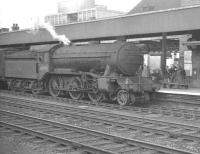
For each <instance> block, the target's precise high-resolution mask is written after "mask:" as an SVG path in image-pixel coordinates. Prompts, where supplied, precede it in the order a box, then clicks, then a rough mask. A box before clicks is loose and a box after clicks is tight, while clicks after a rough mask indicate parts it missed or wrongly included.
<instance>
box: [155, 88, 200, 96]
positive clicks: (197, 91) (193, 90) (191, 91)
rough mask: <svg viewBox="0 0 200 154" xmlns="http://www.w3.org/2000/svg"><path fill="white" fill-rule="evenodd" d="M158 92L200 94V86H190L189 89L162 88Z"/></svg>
mask: <svg viewBox="0 0 200 154" xmlns="http://www.w3.org/2000/svg"><path fill="white" fill-rule="evenodd" d="M158 92H161V93H172V94H183V95H197V96H200V88H188V89H175V88H174V89H173V88H171V89H168V88H161V89H160V90H159V91H158Z"/></svg>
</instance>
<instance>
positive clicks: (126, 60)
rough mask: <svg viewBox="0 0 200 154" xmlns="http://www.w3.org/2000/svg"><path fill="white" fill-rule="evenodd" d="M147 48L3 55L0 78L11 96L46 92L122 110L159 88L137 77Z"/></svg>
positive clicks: (130, 45) (93, 48)
mask: <svg viewBox="0 0 200 154" xmlns="http://www.w3.org/2000/svg"><path fill="white" fill-rule="evenodd" d="M144 52H145V46H144V45H143V46H142V45H138V44H134V43H131V42H122V41H116V42H115V43H112V44H88V45H78V46H77V45H70V46H64V45H61V44H58V45H55V46H54V47H51V48H49V49H48V48H45V47H44V48H41V49H38V50H31V49H27V50H14V49H6V50H5V51H4V52H3V54H0V78H1V81H3V82H6V83H7V85H8V88H9V89H11V90H14V91H16V90H17V91H32V92H33V93H34V94H38V93H40V92H42V91H47V92H49V93H50V94H51V95H52V96H54V97H58V96H61V95H69V96H70V97H71V98H72V99H75V100H78V99H82V98H83V97H86V96H88V98H89V99H90V100H91V101H100V100H102V99H105V98H107V99H110V100H112V101H117V102H118V103H119V104H120V105H127V104H128V103H130V102H131V103H134V102H135V100H136V97H144V98H145V99H146V100H148V99H149V95H150V93H151V92H152V91H155V90H156V88H157V85H156V84H154V82H153V81H152V80H151V79H150V78H144V77H141V75H139V74H138V71H139V70H140V67H141V66H142V65H143V55H144Z"/></svg>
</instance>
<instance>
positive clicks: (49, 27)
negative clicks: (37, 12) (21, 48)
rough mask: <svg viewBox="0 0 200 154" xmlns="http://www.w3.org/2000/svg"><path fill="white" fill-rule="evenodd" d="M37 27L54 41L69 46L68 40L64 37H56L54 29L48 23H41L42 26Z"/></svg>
mask: <svg viewBox="0 0 200 154" xmlns="http://www.w3.org/2000/svg"><path fill="white" fill-rule="evenodd" d="M39 27H40V28H45V29H46V30H47V31H48V32H49V33H50V34H51V36H52V37H53V38H54V39H55V40H58V41H60V42H63V44H65V45H69V44H70V40H69V39H68V38H67V37H66V36H65V35H58V34H57V33H56V31H55V28H54V27H53V26H51V25H50V24H49V23H43V24H41V25H39Z"/></svg>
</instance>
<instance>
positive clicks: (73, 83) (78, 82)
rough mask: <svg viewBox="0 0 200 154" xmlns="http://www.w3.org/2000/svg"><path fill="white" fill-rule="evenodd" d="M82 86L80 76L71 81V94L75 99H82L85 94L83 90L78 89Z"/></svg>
mask: <svg viewBox="0 0 200 154" xmlns="http://www.w3.org/2000/svg"><path fill="white" fill-rule="evenodd" d="M81 87H82V84H81V80H80V79H79V78H74V79H73V80H72V81H71V83H70V90H71V91H69V96H70V97H71V98H72V99H74V100H79V99H82V98H83V96H84V94H83V93H82V92H79V91H77V90H78V89H80V88H81Z"/></svg>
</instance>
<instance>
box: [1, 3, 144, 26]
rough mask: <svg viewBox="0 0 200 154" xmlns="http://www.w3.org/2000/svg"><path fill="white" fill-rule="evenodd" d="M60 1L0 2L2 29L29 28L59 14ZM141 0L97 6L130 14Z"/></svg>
mask: <svg viewBox="0 0 200 154" xmlns="http://www.w3.org/2000/svg"><path fill="white" fill-rule="evenodd" d="M57 1H58V0H0V4H1V5H0V27H9V28H10V27H11V26H12V24H13V23H18V24H19V26H20V27H23V28H27V27H29V25H30V24H32V22H33V20H34V19H35V18H36V17H38V16H40V17H43V16H45V15H47V14H53V13H56V12H57ZM140 1H141V0H96V4H100V5H106V6H107V7H108V9H112V10H118V11H124V12H128V11H129V10H131V9H132V8H133V7H134V6H135V5H136V4H137V3H138V2H140Z"/></svg>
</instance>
